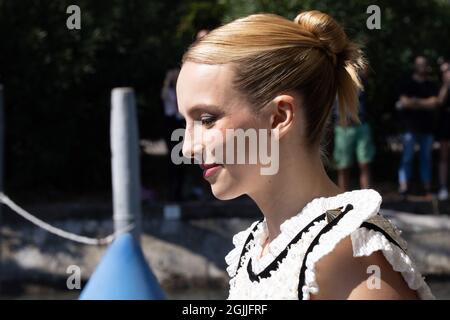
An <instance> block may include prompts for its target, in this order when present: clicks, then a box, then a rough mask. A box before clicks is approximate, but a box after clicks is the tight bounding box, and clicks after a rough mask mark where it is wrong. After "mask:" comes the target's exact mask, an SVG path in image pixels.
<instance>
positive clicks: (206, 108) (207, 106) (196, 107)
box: [180, 103, 220, 118]
mask: <svg viewBox="0 0 450 320" xmlns="http://www.w3.org/2000/svg"><path fill="white" fill-rule="evenodd" d="M211 109H216V110H217V109H220V108H219V107H218V106H216V105H213V104H204V103H200V104H196V105H194V106H192V107H191V108H190V109H189V111H188V115H194V114H196V113H199V112H201V111H211ZM180 114H181V115H182V116H183V118H185V116H184V115H183V114H182V113H181V112H180Z"/></svg>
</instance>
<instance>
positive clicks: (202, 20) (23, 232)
mask: <svg viewBox="0 0 450 320" xmlns="http://www.w3.org/2000/svg"><path fill="white" fill-rule="evenodd" d="M70 5H77V6H78V7H79V8H80V12H81V20H80V21H81V28H80V29H74V30H69V29H68V28H67V26H66V22H67V19H68V17H69V16H70V13H67V12H66V10H67V8H68V6H70ZM370 5H377V6H378V7H379V8H380V21H381V25H380V27H381V28H380V29H369V28H368V27H367V25H366V22H367V19H368V18H369V16H370V13H367V8H368V7H369V6H370ZM310 9H317V10H320V11H323V12H326V13H328V14H330V15H332V16H333V17H334V18H335V19H336V20H338V21H339V22H341V23H342V24H343V25H344V26H345V29H346V31H347V34H348V35H349V37H350V38H352V39H354V40H356V41H358V42H359V43H361V44H362V45H363V47H364V51H365V53H366V55H367V57H368V60H369V62H370V68H369V70H367V72H366V75H365V79H366V90H365V92H364V96H363V97H361V99H360V101H361V104H362V105H363V106H364V123H366V124H367V126H368V127H370V133H369V134H368V136H367V135H366V136H365V138H366V139H369V142H368V143H370V148H369V149H367V150H365V151H364V150H363V151H357V149H358V148H359V147H358V146H357V145H358V142H357V141H358V138H355V137H352V133H351V132H347V133H344V134H343V133H342V132H341V131H339V132H338V131H336V128H335V130H330V132H329V139H328V141H329V143H328V144H327V145H326V148H327V159H328V160H327V170H328V172H329V174H330V176H331V177H332V178H333V179H334V180H335V181H336V182H337V183H339V184H340V185H341V186H343V187H345V189H348V190H351V189H358V188H361V187H371V188H374V189H376V190H378V191H379V192H380V193H381V194H382V196H383V205H382V210H383V213H384V214H386V215H387V216H389V218H390V219H392V220H393V221H394V223H396V224H397V225H398V226H399V227H400V228H401V229H402V230H403V231H404V232H403V235H404V237H405V238H406V240H408V241H409V243H410V250H411V251H410V252H411V255H412V256H413V258H414V259H415V260H416V263H417V265H418V267H419V269H420V270H421V271H422V272H423V274H424V275H425V276H426V278H427V280H428V282H429V284H430V286H431V288H432V290H433V291H434V293H435V295H436V296H437V298H441V299H449V298H450V218H449V211H450V204H449V201H448V192H447V196H446V190H447V189H446V185H447V180H446V179H447V177H448V170H447V169H446V163H447V164H448V140H449V137H448V136H446V134H445V132H447V131H446V128H448V124H447V123H443V122H442V121H441V120H442V119H443V117H445V116H446V113H445V112H447V111H446V110H447V109H446V108H449V107H448V106H449V102H448V101H449V99H448V98H445V99H447V100H445V99H444V100H443V102H442V103H441V104H440V105H439V106H436V108H435V109H436V112H434V113H433V118H432V122H433V126H432V127H433V129H432V130H433V131H432V132H427V133H428V134H432V140H429V143H428V144H426V143H425V142H424V143H422V140H420V139H418V140H417V141H416V143H413V144H412V151H411V152H410V155H411V157H413V160H411V162H410V165H411V168H412V169H411V170H412V172H411V177H410V178H409V181H408V188H407V189H405V187H404V185H402V184H401V183H400V181H399V180H401V179H400V178H399V170H400V169H401V168H402V167H401V166H402V165H403V166H405V165H407V164H405V163H404V162H405V161H404V160H405V152H406V151H405V146H406V144H405V140H404V135H405V130H404V127H403V126H401V125H400V124H401V123H404V119H405V116H404V114H403V113H402V109H401V104H399V101H400V99H399V97H400V96H401V95H406V96H408V92H411V90H410V87H408V84H409V82H408V81H409V80H410V79H411V78H412V79H414V76H412V75H413V74H416V75H417V77H419V78H420V77H422V78H423V79H425V78H426V81H429V83H431V84H432V85H430V86H432V89H430V94H429V96H436V97H437V96H438V95H439V94H440V92H441V88H443V87H445V86H446V85H447V86H448V82H446V80H445V73H446V72H447V70H448V69H447V68H450V67H449V66H448V61H449V59H450V44H449V41H450V40H449V34H450V1H448V0H430V1H406V0H405V1H404V0H400V1H372V0H371V1H364V0H362V1H361V0H360V1H332V0H315V1H312V0H302V1H300V0H277V1H274V0H271V1H268V0H252V1H248V0H215V1H214V0H211V1H199V0H195V1H194V0H184V1H180V0H173V1H157V0H126V1H125V0H123V1H119V0H109V1H103V0H100V1H93V0H84V1H83V0H79V1H76V0H70V1H65V0H60V1H50V0H21V1H14V0H0V84H1V85H2V86H3V90H2V91H0V92H1V93H2V97H0V99H2V101H3V103H1V102H0V105H1V106H2V107H3V110H2V112H3V115H4V116H3V124H2V130H3V145H2V148H3V157H2V161H1V163H2V166H3V178H2V180H3V181H2V190H3V192H4V193H5V194H6V195H8V196H9V197H10V198H11V199H13V200H14V201H15V202H16V203H17V204H19V205H20V206H21V207H23V208H25V209H26V210H27V211H28V212H30V213H32V214H34V215H35V216H37V217H38V218H40V219H42V220H44V221H46V222H48V223H50V224H52V225H54V226H57V227H58V228H61V229H64V230H68V231H70V232H73V233H76V234H83V235H87V236H91V237H103V236H106V235H108V234H110V233H111V232H112V231H113V229H114V226H113V221H112V215H113V202H112V179H111V176H112V175H111V171H112V168H111V147H110V117H111V90H112V89H113V88H116V87H131V88H133V89H134V92H135V102H136V103H135V104H136V110H137V124H138V130H139V131H138V133H139V161H140V189H141V191H140V201H141V206H142V237H141V245H142V250H143V251H144V254H145V257H146V259H147V261H148V262H149V264H150V265H151V267H152V270H153V271H154V273H155V275H156V277H157V278H158V281H159V282H160V284H161V286H162V287H163V289H164V290H165V291H166V292H167V295H168V297H169V298H173V299H181V298H192V299H223V298H226V296H227V292H228V278H227V275H226V272H225V261H224V256H225V255H226V254H227V253H228V252H229V250H230V249H231V248H232V242H231V239H232V236H233V235H234V234H235V233H237V232H238V231H241V230H243V229H244V228H246V227H247V226H249V225H250V223H251V222H252V221H254V220H255V219H257V218H258V217H260V212H259V210H258V208H257V207H256V206H255V205H254V203H253V202H252V201H251V200H250V199H248V198H246V197H241V198H238V199H235V200H231V201H226V202H221V201H217V200H215V199H214V197H213V196H212V195H211V192H210V189H209V186H208V183H207V182H206V181H204V180H203V178H202V177H201V170H200V169H199V168H198V166H196V165H181V166H176V168H175V167H174V165H172V164H171V163H170V161H169V160H170V157H169V156H170V153H169V151H170V148H171V145H170V142H169V140H168V133H170V132H171V130H172V129H173V128H176V127H180V123H179V122H177V121H178V120H180V119H179V118H177V115H176V113H174V112H172V111H171V110H172V109H171V105H170V103H171V90H172V89H173V84H174V83H175V82H176V76H177V68H179V67H180V60H181V56H182V54H183V52H184V51H185V50H186V49H187V47H188V46H189V45H190V44H191V43H192V42H193V41H195V39H197V38H198V37H200V36H201V34H202V32H207V31H208V30H211V29H213V28H215V27H217V26H220V25H221V24H223V23H226V22H229V21H231V20H233V19H235V18H238V17H242V16H246V15H248V14H252V13H258V12H269V13H276V14H280V15H282V16H284V17H286V18H289V19H293V18H294V17H295V16H296V15H297V14H298V13H299V12H300V11H302V10H310ZM424 59H425V60H424ZM424 61H425V62H424ZM421 66H422V69H420V67H421ZM443 91H445V89H443ZM172 93H173V92H172ZM172 98H173V96H172ZM423 98H426V97H423ZM172 103H173V101H172ZM446 106H447V107H446ZM181 126H182V123H181ZM413 129H414V128H413ZM338 130H339V129H338ZM356 130H357V129H356ZM335 134H340V135H341V138H339V139H336V136H335ZM349 137H350V138H349ZM342 139H344V141H350V140H345V139H356V140H355V141H354V143H350V142H349V143H348V144H347V145H346V143H345V142H344V146H342V145H341V147H344V148H354V149H355V150H354V151H356V152H360V153H364V154H365V156H366V160H367V161H368V162H367V161H363V160H364V159H363V158H364V156H362V157H361V158H359V157H356V158H355V160H354V161H351V162H350V163H348V164H344V163H343V162H345V161H344V160H343V159H340V158H339V155H338V154H337V153H336V152H335V148H337V146H336V143H340V144H342ZM352 141H353V140H352ZM355 145H356V146H355ZM424 150H425V151H426V150H428V153H429V156H428V159H430V161H431V166H430V168H431V169H429V170H431V172H430V175H431V181H427V182H429V185H427V184H426V183H424V178H423V177H424V176H426V173H424V171H426V169H424V168H423V166H424V165H423V164H422V162H419V159H420V160H422V158H421V157H423V158H427V156H426V152H425V151H424ZM368 154H369V155H368ZM359 160H361V161H359ZM424 161H425V160H424ZM357 162H365V163H364V165H362V164H361V165H358V163H357ZM425 180H426V179H425ZM173 208H175V209H173ZM171 210H172V211H171ZM173 210H175V211H173ZM171 212H172V213H171ZM173 212H175V213H173ZM0 249H1V252H0V298H12V299H27V298H42V299H75V298H78V296H79V294H80V290H78V289H75V290H71V289H68V288H67V285H66V280H67V277H68V273H67V267H68V266H70V265H77V266H80V268H81V271H82V272H81V277H82V284H83V285H84V284H85V283H86V282H87V280H88V279H89V277H90V276H91V275H92V273H93V271H94V270H95V267H96V266H97V265H98V263H99V262H100V260H101V257H102V255H103V254H104V252H105V250H106V248H105V246H89V245H83V244H78V243H75V242H72V241H69V240H65V239H61V238H59V237H57V236H55V235H52V234H50V233H47V232H46V231H44V230H43V229H41V228H39V227H37V226H34V225H32V224H30V223H29V222H28V221H26V220H24V219H22V218H21V217H19V216H18V215H16V214H15V213H14V211H13V210H11V209H9V208H7V207H6V206H3V209H2V212H1V219H0ZM83 285H82V287H83Z"/></svg>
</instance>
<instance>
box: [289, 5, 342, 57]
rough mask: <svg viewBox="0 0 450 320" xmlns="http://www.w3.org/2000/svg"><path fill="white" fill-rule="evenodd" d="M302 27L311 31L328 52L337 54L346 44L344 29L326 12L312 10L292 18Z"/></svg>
mask: <svg viewBox="0 0 450 320" xmlns="http://www.w3.org/2000/svg"><path fill="white" fill-rule="evenodd" d="M294 22H295V23H297V24H298V25H300V26H301V27H302V29H304V30H306V31H308V32H310V33H312V34H313V35H314V36H315V37H316V38H317V39H318V40H319V41H320V42H321V44H322V46H323V47H324V49H326V50H329V51H330V53H333V54H339V53H341V52H342V51H343V50H344V49H345V47H346V46H347V43H348V39H347V35H346V34H345V32H344V29H343V28H342V27H341V26H340V25H339V24H338V23H337V22H336V20H334V19H333V18H332V17H331V16H329V15H327V14H326V13H323V12H320V11H317V10H312V11H305V12H302V13H300V14H299V15H298V16H297V17H296V18H295V20H294Z"/></svg>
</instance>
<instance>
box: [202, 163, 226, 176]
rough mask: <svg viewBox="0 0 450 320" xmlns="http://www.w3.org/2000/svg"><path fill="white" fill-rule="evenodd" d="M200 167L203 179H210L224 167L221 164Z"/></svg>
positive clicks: (203, 164)
mask: <svg viewBox="0 0 450 320" xmlns="http://www.w3.org/2000/svg"><path fill="white" fill-rule="evenodd" d="M200 167H201V168H202V169H203V178H208V177H211V176H212V175H214V174H215V173H216V172H217V171H219V170H220V168H221V167H222V166H221V165H220V164H217V163H211V164H205V163H202V164H200Z"/></svg>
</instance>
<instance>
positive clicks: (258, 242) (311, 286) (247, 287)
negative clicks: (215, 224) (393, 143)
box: [225, 189, 433, 299]
mask: <svg viewBox="0 0 450 320" xmlns="http://www.w3.org/2000/svg"><path fill="white" fill-rule="evenodd" d="M381 202H382V198H381V195H380V194H379V193H378V192H377V191H375V190H373V189H361V190H353V191H348V192H344V193H341V194H338V195H336V196H333V197H320V198H315V199H313V200H312V201H310V202H309V203H308V204H306V205H305V207H304V208H303V209H302V210H301V211H300V212H299V213H298V214H297V215H295V216H293V217H292V218H290V219H288V220H286V221H285V222H283V224H282V225H281V226H280V231H281V232H280V234H279V235H278V236H277V237H276V238H275V239H274V240H273V241H272V242H271V243H270V244H269V247H268V252H267V253H266V254H265V255H264V256H262V257H261V258H259V257H260V255H261V251H262V244H263V242H264V241H265V239H266V237H267V224H266V220H265V219H264V220H263V222H262V223H260V224H259V225H258V227H257V229H256V230H255V231H254V232H253V236H254V240H253V241H250V243H249V244H248V246H249V248H248V251H247V253H246V255H245V256H244V257H243V259H242V261H241V263H242V267H243V266H244V265H245V264H246V263H248V261H249V258H250V257H251V259H252V260H251V266H250V267H251V268H252V270H253V272H254V273H255V274H259V273H260V272H261V271H263V270H264V269H265V268H266V267H267V266H268V265H269V264H270V263H272V262H273V261H274V260H275V259H276V258H277V257H278V256H279V255H280V253H281V252H282V251H283V250H285V249H286V247H287V246H288V244H289V243H290V242H291V241H292V240H293V238H294V237H295V236H297V234H298V233H299V232H300V231H301V230H302V229H303V228H304V227H306V226H307V225H308V224H309V223H310V222H311V221H313V220H314V219H315V218H317V217H318V216H320V215H321V214H323V213H325V212H326V211H327V210H330V209H336V208H339V207H345V206H346V205H347V204H352V205H353V209H352V210H350V211H349V212H347V213H346V214H345V215H344V216H343V217H342V219H341V220H340V221H339V222H338V223H337V224H336V225H335V226H333V227H332V228H331V230H329V231H328V232H326V233H325V234H323V235H322V236H321V237H320V239H319V242H318V243H317V244H316V245H315V246H314V248H313V249H312V251H311V252H310V254H309V255H308V257H307V259H306V263H305V265H306V271H305V283H304V286H303V287H302V288H301V291H302V292H301V294H302V295H301V296H302V298H303V299H309V298H310V295H311V294H317V293H318V292H319V287H318V285H317V282H316V275H315V264H316V263H317V262H318V261H319V260H320V258H322V257H323V256H325V255H327V254H329V253H330V252H331V251H332V250H333V249H334V248H335V247H336V245H337V244H338V243H339V242H340V241H341V240H342V239H344V238H345V237H347V236H349V235H352V241H353V242H352V243H353V245H354V256H358V255H370V253H372V252H374V251H376V250H382V251H383V253H384V255H385V257H386V259H387V260H388V261H389V262H390V263H391V265H392V266H393V268H394V269H395V270H396V271H399V272H401V273H402V275H403V277H404V278H405V280H406V282H407V283H408V285H409V286H410V288H412V289H414V290H417V291H418V293H419V295H420V297H421V298H422V299H431V298H433V295H432V293H431V291H430V290H429V288H428V286H427V285H426V283H425V282H424V280H423V278H422V277H421V275H420V273H419V272H418V271H417V270H416V268H415V267H414V265H413V263H412V261H411V260H410V259H409V257H408V256H407V255H406V254H404V253H403V252H402V251H401V250H400V249H398V248H397V247H396V246H395V245H392V244H391V243H390V242H389V241H388V240H387V239H386V238H384V236H382V234H379V235H377V234H376V233H374V232H372V233H367V234H366V233H364V232H363V231H359V230H367V229H365V228H360V226H361V224H362V223H363V222H364V221H365V220H367V219H369V218H370V217H372V216H374V215H376V214H377V213H378V212H379V209H380V205H381ZM256 223H258V222H257V221H255V222H254V223H253V224H252V225H251V226H250V227H249V228H247V229H246V230H244V231H241V232H239V233H238V234H236V235H235V236H234V237H233V244H234V246H235V248H234V249H233V250H231V251H230V253H229V254H228V255H227V256H226V257H225V260H226V262H227V264H228V267H227V272H228V274H229V276H230V277H231V280H230V297H231V298H233V299H236V298H237V299H249V298H251V299H253V298H256V297H257V298H259V299H271V298H273V299H295V297H297V295H298V292H297V291H298V290H297V287H296V286H295V283H298V275H299V268H300V266H301V261H302V260H303V257H304V254H305V252H306V250H307V247H308V246H309V244H310V243H311V242H312V240H313V239H314V238H315V236H316V235H317V234H318V232H319V231H320V230H321V229H322V228H323V226H324V225H325V224H326V221H321V222H318V223H315V224H314V225H313V226H312V227H311V228H309V230H308V231H307V232H306V233H305V234H304V235H303V236H302V238H301V241H299V242H298V243H296V244H295V245H293V246H292V247H291V248H290V250H289V254H288V255H287V256H286V257H285V258H284V259H283V260H282V261H279V263H278V269H277V270H272V271H270V274H271V276H270V277H269V278H265V279H261V281H260V282H259V283H252V282H251V281H250V280H249V277H248V274H247V270H246V268H241V269H240V271H239V272H238V274H236V273H237V272H236V270H237V268H238V264H239V258H240V255H241V253H242V250H243V248H244V244H245V241H246V240H247V238H248V236H249V235H250V233H251V232H252V230H253V228H254V227H255V225H256ZM293 277H296V279H293Z"/></svg>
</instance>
